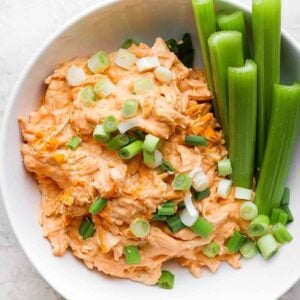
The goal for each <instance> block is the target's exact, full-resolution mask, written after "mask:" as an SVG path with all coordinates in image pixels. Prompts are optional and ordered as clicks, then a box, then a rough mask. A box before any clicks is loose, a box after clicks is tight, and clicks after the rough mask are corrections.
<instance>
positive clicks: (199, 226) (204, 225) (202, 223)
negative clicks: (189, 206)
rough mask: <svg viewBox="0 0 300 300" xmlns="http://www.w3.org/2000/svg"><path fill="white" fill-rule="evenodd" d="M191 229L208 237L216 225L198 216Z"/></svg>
mask: <svg viewBox="0 0 300 300" xmlns="http://www.w3.org/2000/svg"><path fill="white" fill-rule="evenodd" d="M190 229H191V230H192V231H193V232H195V233H196V234H198V235H200V236H201V237H203V238H206V237H208V236H209V235H210V234H211V233H212V232H213V230H214V227H213V225H212V224H211V223H209V222H208V221H207V220H205V219H204V218H202V217H198V219H197V220H196V222H195V223H194V224H193V225H192V226H191V227H190Z"/></svg>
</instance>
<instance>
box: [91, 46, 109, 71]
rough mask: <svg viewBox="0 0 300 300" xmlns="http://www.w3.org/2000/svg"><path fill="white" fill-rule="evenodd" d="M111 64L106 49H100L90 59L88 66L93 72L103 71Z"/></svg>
mask: <svg viewBox="0 0 300 300" xmlns="http://www.w3.org/2000/svg"><path fill="white" fill-rule="evenodd" d="M109 66H110V61H109V57H108V55H107V54H106V52H104V51H99V52H97V53H96V54H95V55H93V56H92V57H91V58H90V59H89V60H88V68H89V69H90V70H91V71H92V72H93V73H102V72H104V71H105V70H106V69H107V68H108V67H109Z"/></svg>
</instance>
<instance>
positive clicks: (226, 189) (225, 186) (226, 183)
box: [217, 179, 232, 199]
mask: <svg viewBox="0 0 300 300" xmlns="http://www.w3.org/2000/svg"><path fill="white" fill-rule="evenodd" d="M231 187H232V180H229V179H221V180H220V182H219V185H218V189H217V195H218V196H219V197H221V198H223V199H227V197H228V196H229V194H230V191H231Z"/></svg>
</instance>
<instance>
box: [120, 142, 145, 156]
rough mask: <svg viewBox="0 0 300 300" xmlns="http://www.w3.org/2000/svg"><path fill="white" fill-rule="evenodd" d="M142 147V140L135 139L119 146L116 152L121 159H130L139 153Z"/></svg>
mask: <svg viewBox="0 0 300 300" xmlns="http://www.w3.org/2000/svg"><path fill="white" fill-rule="evenodd" d="M142 147H143V142H142V141H139V140H137V141H135V142H133V143H131V144H129V145H127V146H125V147H123V148H121V149H120V150H119V151H118V154H119V156H120V157H121V158H122V159H130V158H132V157H134V156H136V155H137V154H139V153H140V152H141V151H142Z"/></svg>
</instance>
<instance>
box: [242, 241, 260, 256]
mask: <svg viewBox="0 0 300 300" xmlns="http://www.w3.org/2000/svg"><path fill="white" fill-rule="evenodd" d="M240 253H241V254H242V256H243V257H244V258H246V259H252V258H253V257H255V256H256V254H257V253H258V250H257V247H256V245H255V243H254V242H253V241H252V240H250V239H248V240H247V241H246V242H245V243H244V244H243V245H242V246H241V247H240Z"/></svg>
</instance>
